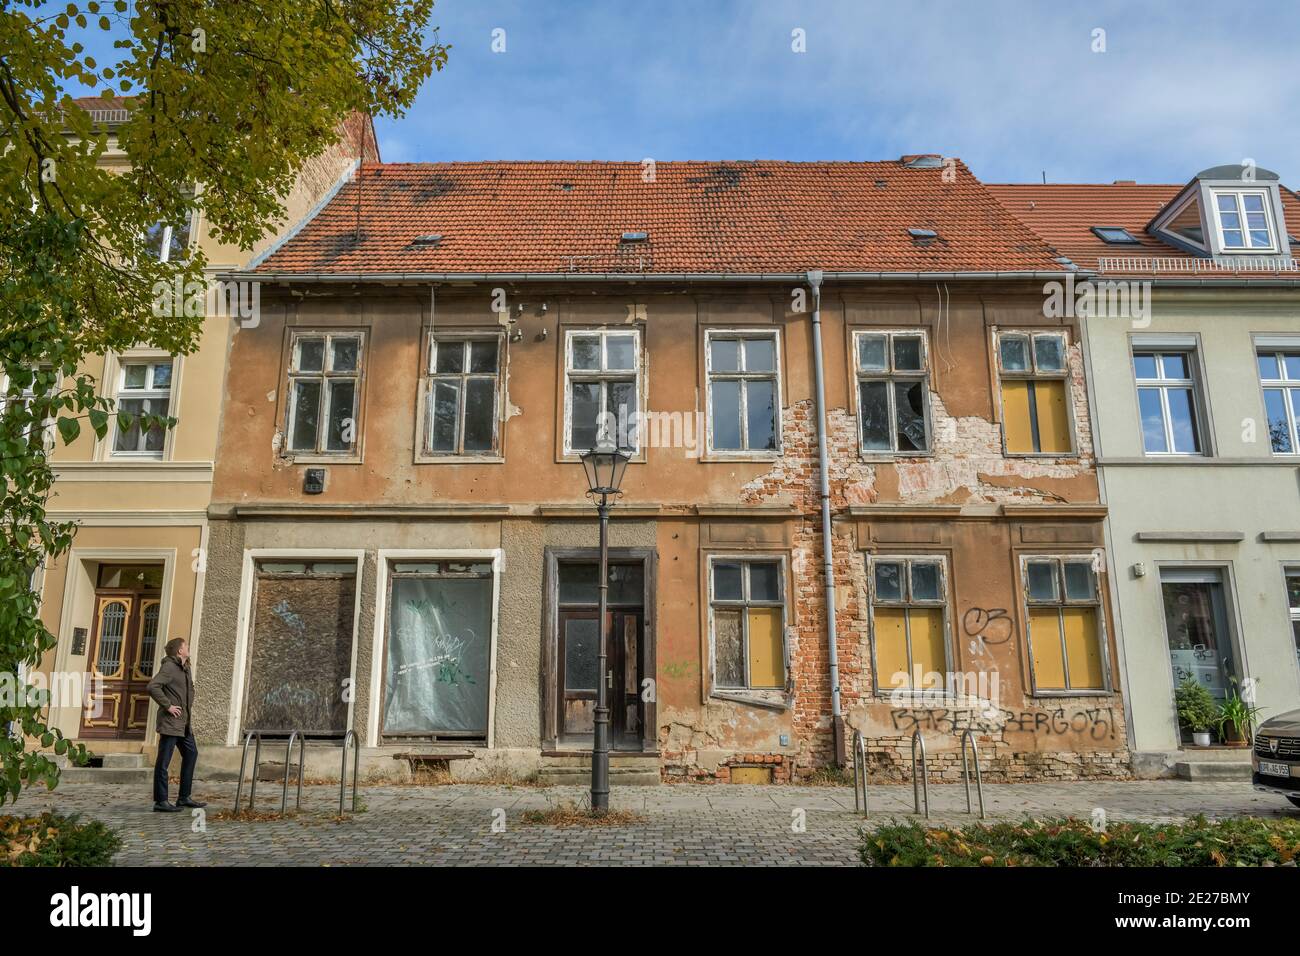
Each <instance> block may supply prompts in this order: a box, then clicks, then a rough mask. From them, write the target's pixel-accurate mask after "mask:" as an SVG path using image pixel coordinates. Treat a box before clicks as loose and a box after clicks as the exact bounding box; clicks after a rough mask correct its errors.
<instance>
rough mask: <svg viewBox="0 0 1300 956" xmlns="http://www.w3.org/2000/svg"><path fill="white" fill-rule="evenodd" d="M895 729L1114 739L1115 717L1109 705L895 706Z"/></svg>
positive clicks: (891, 717)
mask: <svg viewBox="0 0 1300 956" xmlns="http://www.w3.org/2000/svg"><path fill="white" fill-rule="evenodd" d="M889 717H890V720H891V721H892V722H893V725H894V729H895V730H896V731H898V732H899V733H902V734H910V733H912V732H913V731H914V730H916V729H917V728H920V729H921V730H933V731H936V732H938V733H949V734H960V733H962V732H963V731H965V730H974V731H976V732H977V733H996V732H999V731H1001V732H1006V733H1023V734H1033V735H1035V736H1054V737H1065V736H1081V737H1082V736H1086V737H1088V738H1089V739H1090V740H1108V739H1109V740H1113V739H1115V719H1114V714H1113V713H1112V711H1111V708H1109V707H1077V708H1065V707H1056V708H1051V709H1047V710H1006V709H1003V708H998V709H996V710H991V711H990V710H982V709H975V708H947V707H932V708H926V709H920V710H918V709H915V708H895V709H894V710H891V711H890V712H889Z"/></svg>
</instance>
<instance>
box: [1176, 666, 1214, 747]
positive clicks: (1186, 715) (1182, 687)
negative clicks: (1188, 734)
mask: <svg viewBox="0 0 1300 956" xmlns="http://www.w3.org/2000/svg"><path fill="white" fill-rule="evenodd" d="M1174 707H1175V708H1176V709H1177V711H1178V720H1179V722H1181V723H1182V724H1183V725H1185V726H1186V727H1187V728H1188V729H1189V730H1191V731H1193V732H1195V733H1200V732H1204V731H1208V730H1210V729H1211V728H1212V727H1214V726H1215V725H1216V724H1217V723H1218V722H1219V705H1218V704H1217V703H1215V701H1214V697H1213V696H1212V695H1211V694H1210V692H1209V691H1208V690H1206V689H1205V687H1204V686H1203V685H1201V684H1199V683H1197V682H1196V681H1194V680H1192V679H1191V678H1190V677H1188V678H1186V679H1184V680H1183V682H1182V683H1181V684H1179V685H1178V690H1177V691H1175V692H1174Z"/></svg>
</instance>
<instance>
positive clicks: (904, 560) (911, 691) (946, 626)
mask: <svg viewBox="0 0 1300 956" xmlns="http://www.w3.org/2000/svg"><path fill="white" fill-rule="evenodd" d="M877 564H901V565H903V595H902V597H900V598H882V597H880V596H879V595H878V594H877V593H876V565H877ZM913 564H937V565H938V566H939V595H940V596H939V598H938V600H930V599H924V598H923V599H920V600H917V599H916V598H914V597H913V596H912V565H913ZM867 591H868V596H869V601H868V603H867V613H868V627H869V631H870V634H871V681H872V686H873V689H874V691H875V693H876V695H877V696H879V697H888V696H890V695H891V694H893V693H894V692H895V691H901V692H903V693H906V694H908V695H917V696H920V695H927V696H932V695H933V694H934V693H935V691H936V690H940V691H946V689H945V688H926V687H912V686H910V685H909V686H908V687H893V686H885V685H882V684H881V681H880V668H879V666H878V665H877V662H876V605H880V606H881V607H901V608H914V607H916V608H935V607H938V608H943V663H944V668H945V671H944V673H945V675H947V674H949V673H951V672H952V671H953V646H952V607H951V602H950V601H949V600H948V594H949V590H948V559H947V557H946V556H945V555H942V554H871V555H868V556H867ZM905 633H906V638H907V662H908V668H909V670H908V679H909V680H911V676H912V671H911V668H912V667H914V666H915V665H914V663H913V659H912V620H911V615H908V616H907V618H906V625H905Z"/></svg>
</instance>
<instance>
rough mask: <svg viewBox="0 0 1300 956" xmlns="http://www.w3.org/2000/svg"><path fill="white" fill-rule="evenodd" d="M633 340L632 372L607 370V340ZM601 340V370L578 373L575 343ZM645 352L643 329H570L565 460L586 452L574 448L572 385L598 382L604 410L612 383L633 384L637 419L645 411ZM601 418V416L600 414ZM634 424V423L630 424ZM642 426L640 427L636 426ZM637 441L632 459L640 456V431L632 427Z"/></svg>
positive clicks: (566, 356) (567, 334) (566, 357)
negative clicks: (574, 363) (642, 338)
mask: <svg viewBox="0 0 1300 956" xmlns="http://www.w3.org/2000/svg"><path fill="white" fill-rule="evenodd" d="M628 335H630V336H632V368H631V369H616V370H610V369H608V368H607V364H608V361H609V358H608V351H607V348H606V344H605V343H606V340H607V339H609V338H615V337H619V336H628ZM592 337H599V339H600V368H599V369H575V368H574V367H573V343H574V340H575V339H579V338H592ZM643 355H644V353H643V351H642V346H641V329H639V328H634V327H628V326H618V325H615V326H593V327H589V328H580V329H567V330H565V333H564V455H565V457H566V458H577V457H578V456H580V455H581V454H582V453H583V452H585V451H587V450H588V449H586V448H575V447H574V445H573V383H575V382H599V383H600V384H601V389H600V394H601V399H600V401H601V406H600V407H601V408H604V407H605V402H606V398H605V395H606V390H607V388H608V385H609V383H611V382H627V381H630V382H632V383H633V385H632V391H633V394H634V395H635V396H636V403H637V407H636V413H637V415H638V417H639V416H640V413H641V411H642V408H643V407H644V401H643V397H642V388H643V383H644V377H643V375H642V366H643V364H644V361H643ZM597 414H598V415H599V413H597ZM630 424H633V423H630ZM636 424H639V423H636ZM629 430H630V431H631V433H632V435H633V437H634V439H635V443H634V445H633V446H632V449H631V451H632V457H633V458H636V457H638V456H639V455H640V454H641V429H640V428H639V427H630V429H629Z"/></svg>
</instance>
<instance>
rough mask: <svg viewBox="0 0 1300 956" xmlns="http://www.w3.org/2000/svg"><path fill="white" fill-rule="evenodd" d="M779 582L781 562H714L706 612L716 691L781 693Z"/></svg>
mask: <svg viewBox="0 0 1300 956" xmlns="http://www.w3.org/2000/svg"><path fill="white" fill-rule="evenodd" d="M783 578H784V575H783V573H782V563H781V561H780V560H771V559H764V560H742V559H736V558H715V559H714V560H713V562H712V564H711V567H710V574H709V608H710V616H711V625H712V629H713V685H714V687H715V688H717V689H719V690H785V687H786V650H785V598H784V593H785V586H784V583H783Z"/></svg>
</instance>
